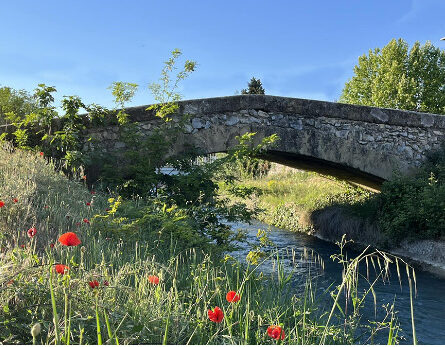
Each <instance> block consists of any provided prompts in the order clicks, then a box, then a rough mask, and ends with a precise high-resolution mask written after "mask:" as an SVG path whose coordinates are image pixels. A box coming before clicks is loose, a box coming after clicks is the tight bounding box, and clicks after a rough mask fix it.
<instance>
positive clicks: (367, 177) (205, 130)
mask: <svg viewBox="0 0 445 347" xmlns="http://www.w3.org/2000/svg"><path fill="white" fill-rule="evenodd" d="M146 108H147V106H141V107H135V108H129V109H128V110H127V112H128V113H129V114H130V115H131V119H132V120H134V121H138V122H139V131H140V132H141V133H142V134H146V135H148V134H150V132H151V131H152V129H153V128H154V127H156V126H157V125H158V124H159V122H160V120H159V119H157V118H156V117H155V116H154V114H153V112H147V111H145V109H146ZM183 114H189V115H190V121H189V122H188V124H187V125H186V128H185V131H184V133H183V134H181V135H180V136H179V137H178V139H177V142H176V145H175V148H173V149H172V151H179V150H180V149H181V148H182V147H183V146H184V145H185V144H192V145H195V146H197V147H199V148H201V149H202V150H203V152H205V153H214V152H223V151H226V150H227V149H228V148H229V147H231V146H233V145H234V144H235V143H236V140H235V137H236V136H239V135H242V134H244V133H245V132H256V133H257V134H258V137H257V138H258V140H259V139H260V138H262V137H264V136H268V135H271V134H274V133H276V134H277V135H278V136H279V137H280V140H279V142H278V144H277V146H276V147H275V148H274V150H273V151H270V152H269V153H268V154H267V155H266V157H267V158H268V159H270V160H275V161H277V162H282V163H285V164H288V165H291V166H294V167H301V168H306V169H314V170H315V171H319V172H323V173H328V174H332V175H334V176H338V177H341V178H346V179H349V180H352V181H356V182H358V183H364V184H367V185H369V186H378V185H379V183H380V182H381V181H383V180H385V179H388V178H390V177H391V175H392V174H393V172H394V170H395V169H398V170H400V171H402V172H404V173H406V172H409V171H410V170H411V169H412V168H414V167H416V166H418V165H419V164H420V163H421V161H422V160H423V159H424V158H425V153H426V151H428V150H430V149H432V148H436V147H438V146H439V145H440V143H441V141H442V140H443V137H444V134H445V117H443V116H439V115H432V114H426V113H417V112H408V111H399V110H391V109H380V108H374V107H366V106H356V105H347V104H339V103H331V102H323V101H314V100H304V99H295V98H284V97H276V96H269V95H238V96H231V97H221V98H211V99H198V100H188V101H182V102H180V108H179V112H178V115H175V116H173V121H178V119H179V116H180V115H183ZM88 135H89V136H90V135H92V136H93V138H95V139H97V140H98V141H97V143H96V144H91V143H86V144H85V148H84V150H91V149H92V148H91V146H96V147H99V148H96V149H100V150H102V151H112V150H119V149H121V148H123V147H124V146H125V144H124V143H123V142H122V141H120V140H119V130H118V128H117V127H116V126H114V127H113V126H110V127H106V128H91V129H89V130H88Z"/></svg>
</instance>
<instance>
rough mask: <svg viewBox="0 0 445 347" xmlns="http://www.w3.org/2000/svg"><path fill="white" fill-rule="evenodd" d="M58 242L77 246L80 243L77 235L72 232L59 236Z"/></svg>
mask: <svg viewBox="0 0 445 347" xmlns="http://www.w3.org/2000/svg"><path fill="white" fill-rule="evenodd" d="M59 242H60V243H61V244H62V245H64V246H77V245H80V244H81V242H80V240H79V238H78V237H77V235H76V234H75V233H72V232H68V233H65V234H63V235H62V236H60V237H59Z"/></svg>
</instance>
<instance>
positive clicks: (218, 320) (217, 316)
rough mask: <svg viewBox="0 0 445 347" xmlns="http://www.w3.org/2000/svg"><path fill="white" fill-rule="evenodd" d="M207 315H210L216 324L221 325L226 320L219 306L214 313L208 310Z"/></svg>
mask: <svg viewBox="0 0 445 347" xmlns="http://www.w3.org/2000/svg"><path fill="white" fill-rule="evenodd" d="M207 313H208V315H209V319H210V320H211V321H212V322H215V323H221V321H222V320H223V318H224V313H223V311H222V310H221V309H220V308H219V307H218V306H215V308H214V309H213V311H212V310H208V312H207Z"/></svg>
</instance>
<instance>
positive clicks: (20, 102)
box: [0, 87, 37, 124]
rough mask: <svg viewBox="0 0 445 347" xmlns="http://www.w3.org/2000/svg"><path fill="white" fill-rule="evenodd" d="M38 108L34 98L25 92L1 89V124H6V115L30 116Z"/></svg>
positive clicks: (7, 88)
mask: <svg viewBox="0 0 445 347" xmlns="http://www.w3.org/2000/svg"><path fill="white" fill-rule="evenodd" d="M36 108H37V101H36V99H35V97H34V96H32V95H30V94H29V93H28V92H27V91H25V90H15V89H13V88H10V87H1V88H0V124H2V123H5V122H6V120H5V118H6V114H11V113H13V114H14V115H17V116H24V115H26V114H29V113H31V112H33V111H35V109H36Z"/></svg>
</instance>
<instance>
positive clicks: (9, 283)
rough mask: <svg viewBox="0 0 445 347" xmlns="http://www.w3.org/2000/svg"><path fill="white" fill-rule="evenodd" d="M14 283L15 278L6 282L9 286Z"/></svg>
mask: <svg viewBox="0 0 445 347" xmlns="http://www.w3.org/2000/svg"><path fill="white" fill-rule="evenodd" d="M13 284H14V280H9V281H8V282H7V283H6V285H7V286H12V285H13Z"/></svg>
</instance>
